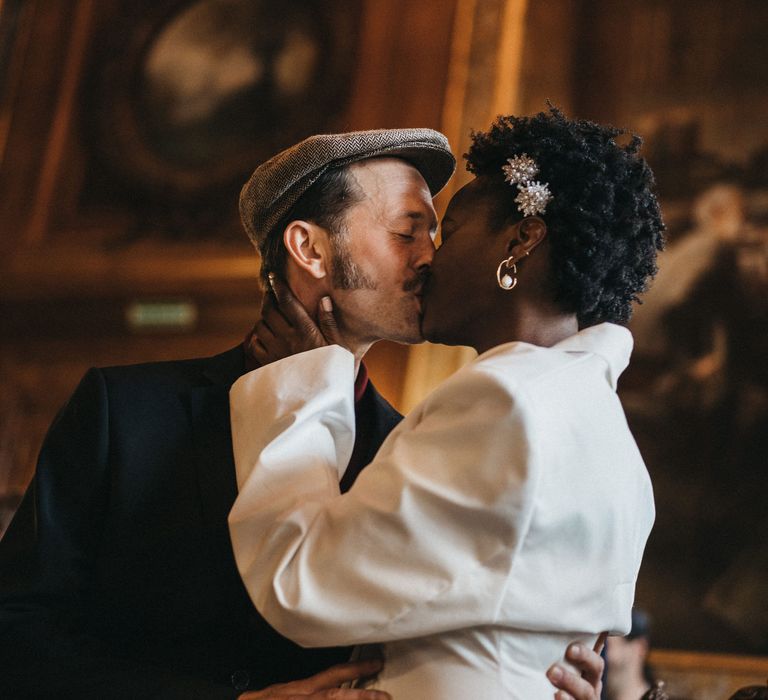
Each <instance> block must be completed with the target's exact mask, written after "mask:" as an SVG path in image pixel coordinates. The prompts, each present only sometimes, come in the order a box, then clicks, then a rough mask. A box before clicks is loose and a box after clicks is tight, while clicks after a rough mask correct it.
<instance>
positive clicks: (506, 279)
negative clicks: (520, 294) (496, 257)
mask: <svg viewBox="0 0 768 700" xmlns="http://www.w3.org/2000/svg"><path fill="white" fill-rule="evenodd" d="M502 268H505V269H506V272H504V273H503V274H502ZM510 272H511V273H512V274H511V275H510V274H509V273H510ZM496 281H497V282H498V283H499V287H501V288H502V289H504V290H506V291H509V290H510V289H514V288H515V287H516V286H517V265H515V256H514V255H510V256H509V257H508V258H507V259H506V260H502V261H501V262H500V263H499V266H498V267H497V268H496Z"/></svg>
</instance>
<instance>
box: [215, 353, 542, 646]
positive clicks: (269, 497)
mask: <svg viewBox="0 0 768 700" xmlns="http://www.w3.org/2000/svg"><path fill="white" fill-rule="evenodd" d="M353 371H354V362H353V358H352V355H350V354H349V353H348V352H346V351H345V350H342V349H341V348H338V347H336V346H334V347H329V348H321V349H318V350H312V351H309V352H308V353H303V354H302V355H297V356H294V357H292V358H287V359H286V360H282V361H280V362H278V363H274V364H272V365H268V366H266V367H264V368H261V369H259V370H257V371H256V372H253V373H250V374H249V375H246V376H245V377H244V378H242V379H241V380H240V381H239V382H238V383H236V384H235V386H234V387H233V390H232V393H231V396H230V403H231V412H232V432H233V445H234V454H235V462H236V466H237V474H238V485H239V495H238V498H237V500H236V502H235V505H234V507H233V509H232V512H231V514H230V517H229V524H230V533H231V537H232V542H233V548H234V552H235V557H236V560H237V564H238V567H239V570H240V574H241V576H242V578H243V581H244V582H245V585H246V588H247V589H248V592H249V593H250V595H251V598H252V599H253V602H254V604H255V605H256V607H257V608H258V610H259V612H260V613H261V614H262V615H263V616H264V617H265V618H266V619H267V620H268V621H269V622H270V624H272V625H273V626H274V627H275V628H276V629H277V630H279V631H280V632H281V633H282V634H284V635H286V636H288V637H290V638H291V639H293V640H295V641H296V642H298V643H299V644H302V645H304V646H328V645H348V644H357V643H368V642H380V641H388V640H393V639H404V638H410V637H417V636H422V635H428V634H433V633H438V632H442V631H445V630H449V629H458V628H462V627H466V626H470V625H478V624H488V623H493V621H494V620H495V619H496V616H497V615H498V608H499V605H500V602H501V599H502V597H503V593H504V589H505V585H506V582H507V579H508V577H509V573H510V569H511V567H512V566H513V560H514V556H515V551H516V549H517V547H518V545H519V543H520V542H521V540H522V538H523V536H524V533H525V530H526V528H527V527H528V524H529V522H530V515H531V510H532V502H533V491H534V490H535V485H536V469H535V462H536V460H535V455H534V454H533V445H535V444H536V442H535V440H534V439H533V436H532V435H530V430H531V426H530V417H531V412H530V411H529V410H527V409H526V408H525V400H524V397H523V396H518V395H517V394H514V395H513V392H511V391H510V390H509V388H508V386H506V385H505V383H504V382H503V381H501V379H500V378H499V377H497V376H495V375H494V374H493V373H492V372H490V371H487V370H483V369H482V368H479V367H478V366H477V365H470V366H468V367H466V368H464V369H463V370H462V371H460V372H459V373H457V374H456V375H455V376H454V377H452V378H451V379H450V380H449V381H448V382H446V383H445V384H443V385H442V386H441V387H440V388H439V389H438V390H437V391H436V392H434V393H433V394H432V395H431V396H430V397H428V398H427V399H426V400H425V402H423V403H422V404H421V405H420V406H419V407H417V409H415V410H414V411H413V412H412V413H411V414H410V415H409V416H408V417H407V418H406V419H405V420H404V421H403V422H402V423H401V424H400V426H398V427H397V428H396V429H395V430H394V431H393V432H392V433H391V434H390V436H389V438H388V439H387V440H386V441H385V443H384V444H383V445H382V447H381V449H380V450H379V453H378V454H377V456H376V458H375V459H374V461H373V462H372V463H371V465H369V466H368V467H367V468H366V469H365V470H364V471H363V473H362V474H361V476H360V477H359V478H358V480H357V482H356V483H355V485H354V486H353V488H352V489H351V490H350V491H349V492H348V493H346V494H344V495H341V494H340V492H339V487H338V481H339V477H340V474H341V471H342V470H343V466H344V465H346V462H347V460H348V458H349V454H350V452H351V448H352V442H353V435H354V433H353V427H354V411H353V398H352V383H353ZM256 416H258V425H257V424H256V423H257V421H256V418H255V417H256Z"/></svg>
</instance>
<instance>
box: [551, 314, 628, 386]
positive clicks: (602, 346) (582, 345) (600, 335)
mask: <svg viewBox="0 0 768 700" xmlns="http://www.w3.org/2000/svg"><path fill="white" fill-rule="evenodd" d="M633 342H634V341H633V339H632V334H631V333H630V332H629V330H628V329H627V328H625V327H624V326H618V325H616V324H615V323H601V324H599V325H597V326H590V327H589V328H585V329H584V330H582V331H579V332H578V333H576V335H572V336H570V337H569V338H566V339H565V340H561V341H560V342H559V343H557V344H556V345H553V346H552V347H553V348H556V349H558V350H563V351H565V352H591V353H594V354H595V355H599V356H600V357H602V358H603V359H604V360H605V362H606V365H607V372H606V379H607V380H608V382H609V383H610V384H611V386H612V387H613V388H614V389H616V383H617V382H618V380H619V376H621V373H622V372H623V371H624V370H625V369H626V368H627V365H628V364H629V356H630V355H631V354H632V345H633Z"/></svg>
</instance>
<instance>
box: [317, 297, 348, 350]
mask: <svg viewBox="0 0 768 700" xmlns="http://www.w3.org/2000/svg"><path fill="white" fill-rule="evenodd" d="M317 321H318V324H319V325H320V332H321V333H322V334H323V337H324V338H325V339H326V340H327V341H328V342H329V343H330V344H334V343H335V344H336V345H342V347H343V344H342V342H341V333H340V332H339V326H338V324H337V323H336V317H335V316H334V315H333V302H332V301H331V297H323V298H322V299H321V300H320V308H319V309H318V311H317Z"/></svg>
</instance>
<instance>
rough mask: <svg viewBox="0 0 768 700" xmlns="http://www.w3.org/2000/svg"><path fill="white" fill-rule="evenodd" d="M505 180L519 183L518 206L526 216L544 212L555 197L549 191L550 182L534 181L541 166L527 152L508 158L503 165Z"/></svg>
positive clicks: (516, 199) (516, 200)
mask: <svg viewBox="0 0 768 700" xmlns="http://www.w3.org/2000/svg"><path fill="white" fill-rule="evenodd" d="M501 169H502V171H503V172H504V180H505V181H506V182H508V183H509V184H510V185H517V197H515V202H516V203H517V208H518V209H519V210H520V211H521V212H522V213H523V214H524V215H525V216H534V215H535V214H543V213H544V212H545V211H546V209H547V204H549V202H551V201H552V199H553V198H554V197H553V195H552V193H551V192H550V191H549V183H548V182H538V181H534V179H533V178H534V177H536V175H538V174H539V166H538V164H537V163H536V161H535V160H534V159H533V158H531V157H530V156H529V155H528V154H527V153H522V154H521V155H519V156H515V157H514V158H507V164H506V165H504V166H502V168H501Z"/></svg>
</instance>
